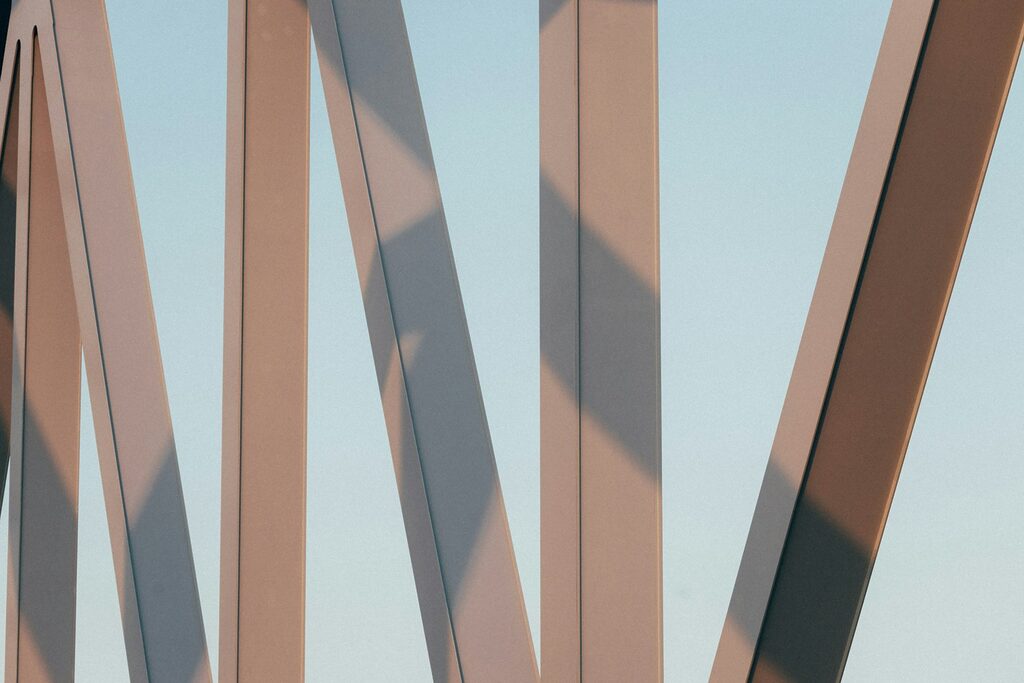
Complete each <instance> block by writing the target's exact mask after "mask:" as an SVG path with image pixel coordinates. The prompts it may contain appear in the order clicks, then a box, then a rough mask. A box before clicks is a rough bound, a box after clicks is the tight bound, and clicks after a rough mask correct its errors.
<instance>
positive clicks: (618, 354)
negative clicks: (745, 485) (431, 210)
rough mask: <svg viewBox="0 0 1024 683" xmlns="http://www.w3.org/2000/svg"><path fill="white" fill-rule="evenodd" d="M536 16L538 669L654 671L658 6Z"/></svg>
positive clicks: (643, 0) (543, 6)
mask: <svg viewBox="0 0 1024 683" xmlns="http://www.w3.org/2000/svg"><path fill="white" fill-rule="evenodd" d="M540 22H541V36H540V51H541V57H540V60H541V66H540V68H541V77H540V81H541V90H540V97H541V150H540V153H541V188H540V192H541V203H540V215H541V233H540V240H541V241H540V252H541V253H540V259H541V265H540V269H541V301H540V307H541V363H542V365H541V653H542V662H541V664H542V666H541V673H542V675H543V678H544V680H550V681H580V680H591V679H593V680H631V681H660V680H661V677H662V642H661V640H662V602H661V586H662V582H661V435H660V431H661V400H660V382H659V373H660V369H659V368H660V350H659V343H660V334H659V319H660V315H659V305H660V304H659V272H658V94H657V93H658V87H657V80H658V79H657V75H658V72H657V3H656V2H655V1H654V0H637V1H635V2H620V1H617V0H542V2H541V3H540Z"/></svg>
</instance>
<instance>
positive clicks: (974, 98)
mask: <svg viewBox="0 0 1024 683" xmlns="http://www.w3.org/2000/svg"><path fill="white" fill-rule="evenodd" d="M1022 29H1024V3H1021V2H1019V0H999V1H996V2H990V3H984V4H976V3H959V2H937V3H936V2H931V1H928V0H898V1H897V2H895V3H894V5H893V8H892V12H891V14H890V17H889V22H888V25H887V27H886V31H885V36H884V38H883V42H882V47H881V50H880V52H879V57H878V62H877V65H876V68H875V75H874V77H873V79H872V83H871V87H870V90H869V93H868V98H867V104H866V106H865V109H864V114H863V117H862V119H861V126H860V129H859V131H858V134H857V139H856V142H855V144H854V150H853V154H852V157H851V160H850V165H849V170H848V171H847V177H846V181H845V183H844V186H843V191H842V194H841V196H840V199H839V205H838V208H837V211H836V217H835V222H834V224H833V228H832V233H831V235H830V237H829V242H828V246H827V248H826V253H825V257H824V261H823V264H822V268H821V272H820V275H819V278H818V284H817V286H816V289H815V293H814V298H813V300H812V303H811V308H810V312H809V314H808V319H807V324H806V327H805V330H804V336H803V339H802V340H801V343H800V350H799V352H798V355H797V360H796V364H795V368H794V371H793V377H792V380H791V382H790V387H789V391H788V393H787V396H786V401H785V405H784V407H783V411H782V417H781V419H780V422H779V428H778V431H777V433H776V437H775V443H774V444H773V447H772V452H771V457H770V459H769V463H768V471H767V474H766V475H765V479H764V483H763V485H762V489H761V494H760V497H759V499H758V503H757V508H756V512H755V516H754V520H753V523H752V525H751V529H750V535H749V537H748V540H747V546H746V549H745V550H744V554H743V559H742V562H741V566H740V570H739V576H738V578H737V581H736V587H735V590H734V592H733V597H732V602H731V604H730V607H729V614H728V618H727V622H726V625H725V628H724V631H723V635H722V640H721V643H720V645H719V650H718V654H717V657H716V660H715V665H714V669H713V671H712V675H711V679H712V680H713V681H745V680H756V681H826V680H838V679H839V678H840V677H841V676H842V671H843V667H844V665H845V662H846V657H847V654H848V652H849V648H850V643H851V641H852V638H853V633H854V628H855V626H856V622H857V617H858V615H859V612H860V607H861V604H862V602H863V598H864V593H865V591H866V589H867V583H868V579H869V577H870V573H871V568H872V566H873V564H874V560H875V556H876V554H877V551H878V545H879V542H880V540H881V536H882V531H883V529H884V526H885V520H886V516H887V514H888V511H889V506H890V503H891V500H892V496H893V493H894V490H895V487H896V482H897V479H898V477H899V471H900V467H901V465H902V461H903V457H904V454H905V452H906V448H907V443H908V440H909V438H910V433H911V429H912V427H913V423H914V418H915V416H916V412H917V408H918V404H919V402H920V397H921V393H922V391H923V389H924V383H925V379H926V377H927V374H928V369H929V365H930V363H931V359H932V355H933V352H934V349H935V344H936V342H937V339H938V335H939V330H940V328H941V325H942V320H943V316H944V314H945V310H946V306H947V303H948V300H949V295H950V291H951V289H952V285H953V281H954V278H955V276H956V270H957V266H958V265H959V262H960V256H961V254H962V251H963V246H964V242H965V240H966V237H967V232H968V229H969V227H970V223H971V219H972V217H973V213H974V208H975V205H976V202H977V198H978V194H979V192H980V189H981V184H982V181H983V178H984V175H985V169H986V166H987V163H988V158H989V154H990V152H991V149H992V145H993V142H994V139H995V134H996V130H997V128H998V125H999V120H1000V116H1001V114H1002V110H1003V105H1004V103H1005V99H1006V94H1007V91H1008V89H1009V85H1010V80H1011V78H1012V75H1013V72H1014V68H1015V66H1016V63H1017V58H1018V55H1019V51H1020V46H1021V37H1022Z"/></svg>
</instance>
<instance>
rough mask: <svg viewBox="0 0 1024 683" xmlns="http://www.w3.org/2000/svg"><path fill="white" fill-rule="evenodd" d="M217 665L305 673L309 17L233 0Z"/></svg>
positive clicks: (252, 674) (260, 673) (254, 676)
mask: <svg viewBox="0 0 1024 683" xmlns="http://www.w3.org/2000/svg"><path fill="white" fill-rule="evenodd" d="M228 20H229V24H230V27H229V36H228V40H229V46H228V50H229V54H228V132H227V135H228V150H227V207H226V222H225V276H224V285H225V287H224V289H225V301H224V397H223V400H224V422H223V428H224V437H223V438H224V448H223V456H222V457H223V480H222V507H221V510H222V513H221V514H222V517H221V596H220V597H221V611H220V615H221V616H220V673H219V678H220V680H221V681H222V682H223V683H235V682H237V681H253V680H276V681H298V680H301V679H302V677H303V670H304V661H305V651H304V639H303V635H304V627H305V566H306V565H305V559H306V544H305V526H306V525H305V521H306V328H307V318H306V309H307V306H306V282H307V270H306V263H307V249H308V238H307V235H308V230H307V206H308V194H309V189H308V188H309V183H308V180H307V179H308V175H309V170H308V167H309V155H308V153H309V48H310V44H309V18H308V15H307V12H306V8H305V3H304V2H297V1H296V0H274V1H266V0H261V1H259V2H257V1H255V0H232V2H231V3H230V5H229V19H228Z"/></svg>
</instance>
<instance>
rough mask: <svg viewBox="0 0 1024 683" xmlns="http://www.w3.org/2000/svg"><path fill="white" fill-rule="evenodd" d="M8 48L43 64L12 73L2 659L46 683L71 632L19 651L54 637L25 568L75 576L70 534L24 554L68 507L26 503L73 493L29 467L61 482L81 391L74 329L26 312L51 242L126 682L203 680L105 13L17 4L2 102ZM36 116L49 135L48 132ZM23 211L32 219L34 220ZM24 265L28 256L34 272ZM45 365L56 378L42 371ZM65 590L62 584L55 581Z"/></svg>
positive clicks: (192, 584) (57, 1) (51, 315)
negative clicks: (111, 574) (92, 444)
mask: <svg viewBox="0 0 1024 683" xmlns="http://www.w3.org/2000/svg"><path fill="white" fill-rule="evenodd" d="M13 44H20V46H21V55H20V61H21V63H22V67H21V69H22V74H23V75H24V74H26V73H27V74H32V66H31V64H32V61H33V60H31V58H30V55H32V54H34V51H35V50H36V49H38V55H39V60H38V65H36V66H37V68H36V69H35V74H34V76H32V77H31V78H29V77H23V78H22V81H21V83H22V85H21V87H20V90H19V96H20V98H21V102H20V105H19V108H20V110H21V111H20V112H19V119H18V120H19V123H20V125H19V130H20V138H21V140H20V141H19V145H18V149H19V151H20V152H21V156H22V159H23V160H25V159H27V157H26V156H25V152H26V149H24V148H23V146H27V145H28V143H29V141H30V140H31V142H32V144H33V147H34V148H35V149H34V150H33V154H32V156H31V163H30V166H26V164H24V163H20V164H19V168H18V185H17V189H18V194H19V197H20V199H21V201H20V202H19V204H18V207H17V210H16V213H17V215H18V216H19V220H18V221H17V224H18V225H19V226H20V228H21V233H22V234H21V235H19V237H18V239H17V243H18V245H19V247H18V248H19V249H21V250H22V251H21V253H20V258H18V259H16V262H17V263H20V264H21V266H20V269H19V270H18V273H16V278H15V279H16V281H17V284H16V288H17V290H18V291H19V292H21V294H19V297H17V298H16V299H15V303H16V306H17V308H16V309H15V316H14V318H13V319H14V320H15V323H14V324H15V327H14V329H15V330H16V331H17V330H19V327H18V326H19V325H21V327H20V331H18V332H17V334H18V335H19V336H18V337H15V340H16V341H17V342H18V344H19V345H21V346H20V348H19V349H17V353H16V354H15V356H14V357H15V359H17V360H18V361H19V362H20V366H17V365H16V366H15V373H14V376H13V377H12V380H13V383H14V385H15V386H14V401H13V402H12V406H11V407H12V416H13V419H12V423H11V433H12V441H13V442H14V443H15V444H16V448H18V449H19V450H20V451H21V455H22V456H23V459H19V460H18V463H16V467H18V466H20V467H21V470H20V471H18V472H16V473H15V484H16V485H17V486H18V487H19V494H20V500H19V494H16V495H15V496H13V497H12V501H14V502H16V503H18V504H19V510H18V511H17V512H15V511H13V510H12V513H13V514H12V521H13V522H15V523H16V525H17V526H16V528H15V530H14V534H15V536H18V535H19V534H21V544H20V554H19V551H18V550H16V551H15V554H14V557H13V558H12V559H15V560H16V561H17V566H16V568H15V571H14V572H13V573H14V575H15V577H14V580H15V583H16V585H17V587H16V591H17V596H16V599H15V600H14V607H13V608H12V609H13V610H14V612H15V614H16V616H17V617H18V627H17V628H12V629H11V630H10V631H9V635H10V636H11V637H12V638H13V639H16V640H17V642H16V643H15V644H14V646H13V655H12V654H11V653H12V648H11V647H9V648H8V663H9V665H10V664H11V663H12V662H14V666H16V667H18V672H17V673H18V675H19V676H21V675H24V676H26V677H28V676H29V673H28V670H24V669H22V667H24V666H34V665H36V664H38V665H39V667H42V668H46V669H47V676H54V675H57V674H55V673H54V672H55V671H56V672H60V671H65V670H66V668H67V666H68V665H69V655H68V653H67V649H68V648H69V647H70V645H69V644H68V642H67V638H68V637H69V634H68V632H67V631H68V628H70V627H71V625H73V620H74V618H73V611H72V612H71V616H70V617H69V615H68V614H67V613H64V614H59V615H54V614H47V615H45V616H46V619H47V620H48V621H52V622H53V623H47V624H46V625H45V627H44V628H49V627H50V626H52V625H53V624H55V623H61V624H63V626H61V627H60V629H59V630H60V631H61V633H60V637H59V638H58V639H56V640H54V641H52V642H50V641H46V642H42V641H40V642H42V645H43V648H44V651H42V652H39V653H36V655H38V657H37V659H35V660H34V659H33V657H35V656H36V655H33V656H26V651H27V649H29V648H28V646H29V645H30V644H31V641H30V640H29V639H28V638H26V637H25V636H26V635H28V633H27V632H28V631H33V632H34V636H35V637H36V639H42V640H46V639H47V638H50V636H51V635H52V634H46V633H42V632H40V631H38V629H39V628H40V625H39V624H38V623H36V622H35V621H34V620H33V614H34V610H35V609H36V605H40V604H42V601H44V599H45V598H44V596H41V595H40V591H41V590H43V588H42V587H41V585H42V582H43V581H44V579H45V577H44V576H39V577H35V576H29V574H30V572H31V571H34V570H32V569H31V567H30V565H34V564H36V563H38V562H41V561H43V559H44V558H49V560H50V561H51V562H54V563H55V566H54V567H52V568H51V569H52V570H53V571H55V572H57V573H61V576H62V577H63V579H62V580H64V581H67V580H68V576H69V574H68V572H69V571H70V570H71V567H72V566H73V565H72V564H70V563H69V561H70V558H71V557H73V555H74V553H73V552H71V553H68V550H69V548H68V544H69V542H70V539H69V538H64V541H65V543H64V545H63V546H61V547H60V554H59V555H51V554H50V553H51V552H52V548H51V549H49V550H47V549H43V548H42V547H41V546H38V545H36V544H37V543H45V541H44V540H42V539H41V538H38V537H36V532H37V529H36V524H37V523H39V522H45V523H47V524H54V525H57V526H60V527H61V530H62V533H64V534H65V535H70V534H72V525H71V523H70V518H71V517H72V516H73V512H71V511H64V513H59V512H57V511H55V510H52V509H51V510H43V509H42V508H40V506H46V505H47V504H49V505H53V506H56V505H57V503H58V501H52V500H50V501H43V500H40V499H38V497H37V496H38V495H39V494H41V493H42V492H43V491H44V490H47V491H49V492H50V493H51V494H52V493H54V492H56V491H57V490H58V489H59V490H61V491H63V492H66V491H68V490H69V489H70V486H71V485H70V483H69V482H68V481H67V479H66V476H65V478H63V479H62V477H61V475H60V474H58V475H55V480H54V481H49V482H47V480H46V477H47V473H46V472H45V470H44V469H40V467H42V466H43V465H44V464H45V462H46V459H45V458H41V457H39V456H40V453H41V451H42V450H43V447H44V444H43V440H44V439H45V441H46V443H45V447H47V448H50V449H51V451H52V453H54V454H57V453H59V454H60V467H61V468H63V469H62V474H63V475H69V474H70V470H69V467H70V466H69V462H68V460H69V459H71V455H70V453H71V451H73V450H74V448H73V444H72V443H71V442H72V441H73V440H74V439H76V438H77V434H75V435H74V436H72V432H73V430H71V429H70V425H69V423H70V421H71V420H72V417H71V416H70V413H71V412H72V407H71V406H72V404H75V405H76V406H77V401H73V400H72V399H73V398H74V396H75V394H76V393H77V386H78V385H77V383H75V384H74V387H75V388H73V389H72V388H69V387H68V386H67V385H64V384H63V382H64V381H68V382H74V378H75V377H77V374H78V370H77V367H76V368H75V369H74V370H72V369H71V368H72V365H77V362H78V360H77V352H76V353H75V356H76V357H75V360H74V363H72V361H71V351H70V350H69V347H70V346H72V345H74V346H77V337H75V336H74V334H73V333H71V332H70V326H71V322H70V320H69V319H68V315H69V312H68V311H67V310H66V309H65V308H62V307H59V306H58V307H56V308H53V309H52V310H46V309H47V308H49V307H50V306H52V302H50V301H48V300H47V301H46V303H47V304H48V306H44V308H43V310H36V308H35V304H36V302H37V301H42V300H43V298H44V297H45V298H46V299H49V296H48V294H53V293H54V292H57V291H58V290H59V288H61V287H63V288H65V289H66V287H67V286H68V281H64V282H61V276H60V275H59V273H58V272H46V267H47V265H48V264H51V263H52V262H53V259H54V258H56V256H55V252H51V251H50V249H54V250H57V251H59V250H60V249H61V247H60V246H59V245H60V240H59V239H58V237H57V235H58V234H63V235H64V237H65V239H66V248H67V253H68V257H67V259H68V263H69V265H70V283H71V286H72V288H73V290H74V301H75V309H74V310H75V311H76V313H77V326H78V328H79V330H80V333H81V341H82V344H83V347H84V351H85V362H86V370H87V375H88V378H89V386H90V394H91V398H92V404H93V415H94V420H95V429H96V439H97V445H98V449H99V454H100V472H101V477H102V480H103V488H104V497H105V499H106V504H107V520H108V523H109V526H110V536H111V545H112V548H113V553H114V569H115V573H116V575H117V579H118V594H119V598H120V602H121V616H122V623H123V626H124V635H125V644H126V651H127V654H128V669H129V673H130V675H131V677H132V680H133V681H165V680H166V681H172V680H173V681H208V680H210V666H209V660H208V657H207V653H206V640H205V635H204V631H203V622H202V615H201V612H200V607H199V595H198V590H197V587H196V580H195V571H194V568H193V563H192V552H191V547H190V543H189V536H188V526H187V522H186V519H185V509H184V502H183V499H182V492H181V482H180V478H179V474H178V465H177V456H176V453H175V449H174V439H173V435H172V432H171V424H170V414H169V410H168V405H167V394H166V388H165V386H164V381H163V370H162V367H161V361H160V351H159V345H158V342H157V335H156V323H155V320H154V316H153V306H152V298H151V295H150V290H149V279H148V276H147V273H146V261H145V254H144V253H143V248H142V239H141V231H140V227H139V218H138V210H137V207H136V205H135V194H134V188H133V185H132V177H131V168H130V165H129V161H128V150H127V143H126V140H125V133H124V123H123V121H122V118H121V109H120V99H119V96H118V93H117V84H116V76H115V73H114V64H113V58H112V52H111V46H110V39H109V35H108V32H107V24H106V15H105V8H104V6H103V2H102V0H84V1H83V0H52V1H48V0H22V1H21V2H19V3H17V4H16V6H14V9H13V12H12V15H11V22H10V31H9V34H8V49H7V50H6V51H5V52H6V54H5V63H4V66H3V72H2V73H3V74H4V75H3V82H2V83H0V90H2V91H4V92H5V93H6V92H9V90H8V88H10V85H11V83H12V81H11V80H9V79H13V78H14V67H13V64H12V63H11V61H10V60H11V59H12V51H11V50H10V49H9V47H10V46H11V45H13ZM37 79H38V81H39V85H40V86H41V87H37V89H36V90H37V92H36V98H35V102H36V104H37V105H39V106H38V108H36V107H32V108H31V109H30V108H29V106H30V105H31V100H30V99H29V95H30V93H31V92H32V91H31V89H30V88H29V83H30V82H32V81H36V80H37ZM44 93H45V105H44V104H43V101H44V97H43V95H44ZM32 110H35V111H34V112H33V115H32V116H31V118H30V116H29V114H30V111H32ZM47 117H48V119H49V122H50V123H51V124H52V129H51V130H49V131H47V129H46V128H47V127H46V125H45V124H46V119H47ZM30 122H31V124H32V129H31V130H30V129H29V123H30ZM5 123H6V121H5ZM47 134H49V135H51V136H52V137H51V138H50V142H52V147H51V146H50V145H48V144H47V142H46V141H43V139H42V137H41V136H46V135H47ZM47 152H50V153H52V155H53V158H52V160H50V159H49V158H48V157H49V154H47ZM51 164H52V165H51ZM30 182H31V186H32V187H34V190H32V191H30V189H29V188H30ZM58 197H59V201H56V202H55V200H57V199H58ZM30 210H31V212H32V213H33V214H35V215H34V218H33V219H32V220H31V221H30V220H29V212H30ZM61 219H62V220H63V225H64V229H63V231H62V233H61V231H60V230H59V226H60V222H59V221H60V220H61ZM4 223H5V225H6V223H7V221H6V214H5V221H4ZM29 229H31V238H32V239H31V240H29V239H28V238H29V236H30V235H29V233H28V232H26V231H27V230H29ZM51 238H52V239H51ZM33 257H38V258H39V259H40V262H41V264H42V271H43V272H42V273H40V272H39V267H38V266H37V265H36V263H35V261H34V258H33ZM56 270H57V271H59V270H60V269H56ZM37 275H40V277H36V276H37ZM51 288H52V289H51ZM60 291H63V290H60ZM37 295H38V297H40V298H39V299H37ZM53 295H54V296H57V295H56V294H53ZM64 302H65V303H66V302H67V300H66V297H65V298H64ZM19 310H20V311H21V315H18V311H19ZM19 320H20V321H21V322H18V321H19ZM47 321H49V322H47ZM49 325H54V326H56V327H59V328H60V330H61V331H63V332H68V334H67V335H55V336H61V337H63V338H62V339H59V340H58V339H51V340H42V341H41V340H40V339H39V337H40V336H42V337H45V336H46V334H36V333H35V332H34V330H37V329H42V330H44V331H45V330H47V329H49ZM23 334H24V335H27V336H24V337H22V336H21V335H23ZM38 341H41V343H39V344H37V342H38ZM51 343H52V344H53V346H50V344H51ZM26 353H27V354H28V355H27V356H26V355H25V354H26ZM48 357H49V358H50V359H54V360H55V362H56V363H57V365H58V366H59V367H53V368H45V367H42V364H43V361H44V360H46V359H47V358H48ZM58 358H59V361H57V360H56V359H58ZM37 361H38V362H37ZM23 372H24V375H22V373H23ZM65 376H66V377H65ZM22 377H24V381H22ZM57 382H60V384H61V388H63V389H64V392H63V394H62V395H61V398H60V400H59V402H58V403H56V404H50V405H47V406H45V407H44V408H43V410H42V412H40V413H39V414H38V415H36V414H35V411H36V409H37V406H36V405H35V401H36V398H35V397H39V399H40V400H47V401H49V398H48V397H53V396H57V395H58V393H59V389H58V388H57V387H56V386H55V384H54V383H57ZM75 410H77V408H75ZM35 420H40V421H39V422H38V423H36V422H34V421H35ZM74 420H75V421H77V418H74ZM52 462H53V461H51V464H52ZM51 474H52V473H51ZM56 480H59V481H56ZM69 505H70V504H69ZM29 525H31V526H32V529H30V528H29ZM30 535H31V536H32V538H31V539H29V536H30ZM51 587H52V586H51ZM64 590H65V591H66V590H73V586H67V585H65V586H64ZM51 597H54V596H51ZM66 598H67V595H66V594H65V595H64V596H63V597H61V598H60V599H61V600H62V601H63V602H62V604H64V605H65V608H66V607H68V606H69V605H67V600H66ZM22 645H24V646H25V647H24V648H22V647H21V646H22ZM51 648H52V649H51ZM52 652H58V654H59V658H55V659H50V658H49V653H52ZM58 659H59V661H58ZM39 660H42V661H39ZM37 670H39V671H41V670H42V669H41V668H40V669H37ZM58 677H59V676H58Z"/></svg>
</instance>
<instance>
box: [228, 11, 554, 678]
mask: <svg viewBox="0 0 1024 683" xmlns="http://www.w3.org/2000/svg"><path fill="white" fill-rule="evenodd" d="M307 12H308V14H307ZM310 17H311V18H312V21H311V20H310ZM229 23H230V39H229V40H230V47H229V49H230V56H229V76H228V79H229V84H228V91H229V116H228V119H229V121H228V138H229V149H228V195H227V202H228V206H227V215H228V222H227V247H226V248H227V257H226V264H227V269H226V278H225V283H226V284H225V290H226V292H225V295H226V301H225V389H224V405H225V411H224V414H225V422H224V444H225V448H224V464H223V467H224V480H223V508H224V509H223V525H222V547H223V558H224V560H223V561H222V565H221V566H222V575H221V586H222V589H221V592H222V599H221V645H220V648H221V649H220V669H221V670H220V679H221V680H222V681H224V682H225V683H226V682H228V681H238V680H252V679H253V678H254V677H258V678H264V677H268V678H269V679H272V680H298V679H300V678H301V676H302V671H303V638H302V623H303V598H304V596H303V588H302V585H303V570H304V566H303V565H304V554H305V549H304V539H303V534H302V529H303V524H302V520H303V516H304V514H305V510H304V505H305V502H304V486H305V482H304V471H305V453H304V429H305V408H304V402H305V360H304V359H305V322H306V314H305V305H306V244H307V239H306V232H307V217H306V210H307V209H306V207H307V193H308V181H307V175H308V125H309V124H308V118H309V90H308V88H309V63H308V59H309V57H308V55H309V43H308V40H309V39H308V34H309V26H310V23H311V24H312V32H313V36H314V38H315V40H316V49H317V55H318V58H319V63H320V70H321V72H322V75H323V85H324V93H325V95H326V98H327V106H328V114H329V117H330V122H331V129H332V133H333V137H334V144H335V150H336V153H337V158H338V167H339V170H340V175H341V182H342V189H343V192H344V196H345V204H346V209H347V212H348V219H349V229H350V232H351V237H352V246H353V249H354V251H355V256H356V265H357V269H358V273H359V280H360V282H359V284H360V287H361V289H362V293H363V302H364V306H365V309H366V319H367V326H368V328H369V332H370V341H371V346H372V349H373V356H374V363H375V365H376V370H377V378H378V382H379V384H380V391H381V401H382V404H383V407H384V416H385V421H386V424H387V430H388V437H389V440H390V443H391V449H392V454H393V458H394V465H395V474H396V478H397V481H398V487H399V494H400V499H401V505H402V513H403V516H404V519H405V528H406V534H407V537H408V542H409V551H410V555H411V557H412V564H413V572H414V576H415V581H416V589H417V592H418V595H419V601H420V611H421V615H422V618H423V625H424V631H425V634H426V639H427V650H428V653H429V656H430V664H431V668H432V670H433V673H434V678H435V679H436V680H439V681H441V680H443V681H449V680H451V681H459V680H493V679H494V677H498V678H500V679H501V680H507V681H533V680H536V679H537V677H538V674H537V666H536V662H535V657H534V651H533V644H532V642H531V637H530V631H529V628H528V625H527V621H526V610H525V606H524V604H523V597H522V590H521V588H520V584H519V575H518V572H517V570H516V565H515V557H514V554H513V550H512V541H511V537H510V535H509V528H508V521H507V518H506V515H505V507H504V503H503V502H502V497H501V488H500V486H499V484H498V476H497V471H496V468H495V462H494V454H493V449H492V447H491V441H490V434H489V431H488V427H487V420H486V417H485V415H484V409H483V401H482V398H481V394H480V386H479V381H478V379H477V375H476V368H475V365H474V361H473V353H472V349H471V346H470V341H469V332H468V329H467V326H466V320H465V315H464V313H463V308H462V300H461V295H460V293H459V285H458V279H457V276H456V273H455V268H454V263H453V260H452V254H451V246H450V244H449V239H448V230H447V225H446V223H445V218H444V211H443V208H442V204H441V197H440V190H439V188H438V184H437V175H436V173H435V171H434V162H433V158H432V154H431V150H430V143H429V140H428V136H427V129H426V123H425V121H424V118H423V111H422V106H421V103H420V97H419V90H418V86H417V83H416V77H415V72H414V70H413V63H412V54H411V52H410V49H409V43H408V37H407V35H406V29H405V22H404V18H403V15H402V8H401V4H400V2H399V0H379V1H378V0H375V1H374V2H364V1H362V0H334V1H333V2H332V0H310V2H309V3H308V10H307V7H306V3H304V2H296V0H259V1H258V2H257V1H256V0H231V4H230V18H229Z"/></svg>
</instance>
